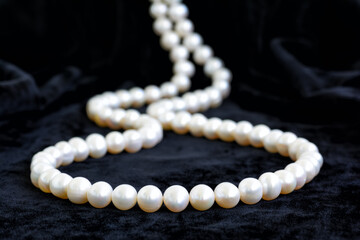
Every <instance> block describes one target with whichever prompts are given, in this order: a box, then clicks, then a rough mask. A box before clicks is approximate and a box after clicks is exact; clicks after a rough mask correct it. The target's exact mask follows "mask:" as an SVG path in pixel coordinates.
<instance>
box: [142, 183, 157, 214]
mask: <svg viewBox="0 0 360 240" xmlns="http://www.w3.org/2000/svg"><path fill="white" fill-rule="evenodd" d="M137 202H138V205H139V207H140V208H141V209H142V210H143V211H144V212H148V213H152V212H156V211H157V210H159V209H160V207H161V205H162V202H163V197H162V193H161V191H160V189H159V188H157V187H155V186H153V185H147V186H144V187H142V188H141V189H140V191H139V192H138V195H137Z"/></svg>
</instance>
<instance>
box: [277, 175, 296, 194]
mask: <svg viewBox="0 0 360 240" xmlns="http://www.w3.org/2000/svg"><path fill="white" fill-rule="evenodd" d="M275 174H276V175H277V176H278V177H279V179H280V182H281V194H289V193H291V192H292V191H294V190H295V187H296V178H295V176H294V174H292V173H291V172H289V171H287V170H278V171H276V172H275Z"/></svg>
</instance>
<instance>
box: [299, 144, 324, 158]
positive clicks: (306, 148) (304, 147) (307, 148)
mask: <svg viewBox="0 0 360 240" xmlns="http://www.w3.org/2000/svg"><path fill="white" fill-rule="evenodd" d="M318 151H319V149H318V148H317V146H316V145H315V144H313V143H312V142H307V143H302V144H300V145H299V147H298V149H297V152H296V159H299V157H300V155H301V154H303V153H305V152H318Z"/></svg>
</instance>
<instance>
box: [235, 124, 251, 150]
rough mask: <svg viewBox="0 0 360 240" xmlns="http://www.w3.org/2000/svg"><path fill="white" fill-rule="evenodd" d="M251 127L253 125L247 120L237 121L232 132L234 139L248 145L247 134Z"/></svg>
mask: <svg viewBox="0 0 360 240" xmlns="http://www.w3.org/2000/svg"><path fill="white" fill-rule="evenodd" d="M252 129H253V125H252V124H251V123H249V122H248V121H240V122H238V124H237V125H236V128H235V130H234V132H233V134H234V138H235V141H236V142H237V143H238V144H239V145H241V146H248V145H249V144H250V139H249V135H250V133H251V131H252Z"/></svg>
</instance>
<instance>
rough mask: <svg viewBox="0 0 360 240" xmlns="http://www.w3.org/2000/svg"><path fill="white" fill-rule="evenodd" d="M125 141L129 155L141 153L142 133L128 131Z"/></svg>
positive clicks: (124, 134)
mask: <svg viewBox="0 0 360 240" xmlns="http://www.w3.org/2000/svg"><path fill="white" fill-rule="evenodd" d="M123 136H124V139H125V150H126V151H127V152H129V153H136V152H138V151H140V149H141V147H142V144H143V140H142V137H141V135H140V133H139V132H138V131H136V130H132V129H131V130H126V131H125V132H124V133H123Z"/></svg>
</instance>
